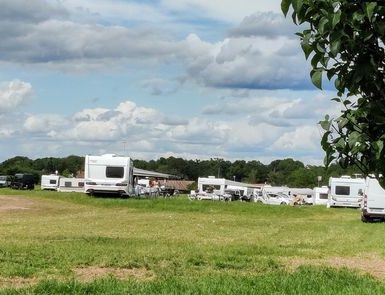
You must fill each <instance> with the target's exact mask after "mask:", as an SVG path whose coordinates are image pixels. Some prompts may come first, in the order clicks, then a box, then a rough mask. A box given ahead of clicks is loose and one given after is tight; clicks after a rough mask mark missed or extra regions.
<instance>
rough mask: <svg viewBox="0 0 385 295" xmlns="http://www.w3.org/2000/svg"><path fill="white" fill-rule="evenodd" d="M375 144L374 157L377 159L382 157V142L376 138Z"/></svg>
mask: <svg viewBox="0 0 385 295" xmlns="http://www.w3.org/2000/svg"><path fill="white" fill-rule="evenodd" d="M375 146H376V159H377V160H379V159H380V158H381V157H382V150H383V149H384V142H383V141H382V140H377V141H376V142H375Z"/></svg>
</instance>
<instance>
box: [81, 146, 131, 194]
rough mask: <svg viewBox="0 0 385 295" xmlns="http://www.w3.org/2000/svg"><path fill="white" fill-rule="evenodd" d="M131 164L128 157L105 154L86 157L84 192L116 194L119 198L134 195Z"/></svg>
mask: <svg viewBox="0 0 385 295" xmlns="http://www.w3.org/2000/svg"><path fill="white" fill-rule="evenodd" d="M133 168H134V166H133V162H132V159H131V158H130V157H123V156H117V155H115V154H105V155H101V156H90V155H86V158H85V167H84V175H85V177H84V191H85V192H86V193H87V194H90V195H93V194H96V193H104V194H117V195H120V196H122V197H123V196H125V197H128V196H132V195H134V187H133V183H134V176H133Z"/></svg>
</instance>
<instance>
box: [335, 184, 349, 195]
mask: <svg viewBox="0 0 385 295" xmlns="http://www.w3.org/2000/svg"><path fill="white" fill-rule="evenodd" d="M336 195H341V196H349V195H350V186H339V185H337V186H336Z"/></svg>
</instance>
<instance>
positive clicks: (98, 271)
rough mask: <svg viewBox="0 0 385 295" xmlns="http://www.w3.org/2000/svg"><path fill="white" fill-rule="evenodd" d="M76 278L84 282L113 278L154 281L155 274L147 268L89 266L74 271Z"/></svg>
mask: <svg viewBox="0 0 385 295" xmlns="http://www.w3.org/2000/svg"><path fill="white" fill-rule="evenodd" d="M74 273H75V277H76V278H77V279H78V280H80V281H82V282H89V281H93V280H95V279H98V278H102V277H106V276H112V277H115V278H118V279H121V280H126V279H135V280H138V281H146V280H152V279H153V278H154V274H153V273H152V272H151V271H149V270H147V269H145V268H112V267H97V266H89V267H84V268H76V269H74Z"/></svg>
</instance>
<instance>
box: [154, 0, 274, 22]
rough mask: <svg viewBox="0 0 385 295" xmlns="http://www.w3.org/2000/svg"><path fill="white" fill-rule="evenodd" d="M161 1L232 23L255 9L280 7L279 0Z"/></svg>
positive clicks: (177, 7) (169, 7) (266, 9)
mask: <svg viewBox="0 0 385 295" xmlns="http://www.w3.org/2000/svg"><path fill="white" fill-rule="evenodd" d="M161 3H162V5H163V6H165V7H167V8H168V9H170V10H175V11H183V12H186V11H189V12H190V14H191V13H193V14H199V15H201V16H204V17H208V18H213V19H218V20H221V21H224V22H233V23H236V22H240V21H241V20H242V19H243V18H244V16H245V15H249V14H252V13H254V12H257V11H263V12H267V11H274V12H280V9H281V8H280V7H281V6H280V3H281V2H280V1H279V0H270V1H269V0H258V1H250V0H238V1H232V0H210V1H207V0H162V1H161Z"/></svg>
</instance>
